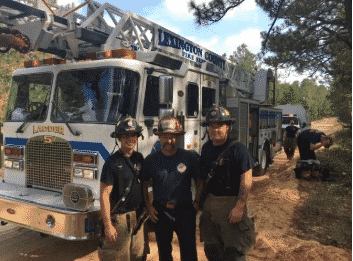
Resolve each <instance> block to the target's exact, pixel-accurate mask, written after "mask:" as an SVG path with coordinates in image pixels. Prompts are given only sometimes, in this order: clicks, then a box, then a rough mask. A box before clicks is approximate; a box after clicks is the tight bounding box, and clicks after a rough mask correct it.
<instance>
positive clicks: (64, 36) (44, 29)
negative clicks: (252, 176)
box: [0, 0, 271, 95]
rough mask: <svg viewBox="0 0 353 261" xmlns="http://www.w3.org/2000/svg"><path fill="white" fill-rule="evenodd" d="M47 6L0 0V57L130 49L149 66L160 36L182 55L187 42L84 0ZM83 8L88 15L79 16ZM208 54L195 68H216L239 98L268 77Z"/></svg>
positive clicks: (92, 54) (41, 0)
mask: <svg viewBox="0 0 353 261" xmlns="http://www.w3.org/2000/svg"><path fill="white" fill-rule="evenodd" d="M46 1H50V0H34V1H30V0H26V1H14V0H0V23H2V24H4V25H5V26H4V27H2V28H0V51H1V52H7V51H9V50H10V49H11V48H12V49H15V50H17V51H19V52H21V53H24V54H26V53H30V52H34V51H41V52H44V53H50V54H53V55H55V56H56V57H58V58H61V59H65V60H74V61H75V60H85V59H99V58H104V57H107V55H108V56H109V54H110V55H112V53H117V51H116V50H122V49H132V50H134V51H136V52H137V59H139V60H142V61H145V62H153V60H152V58H151V57H152V56H153V55H152V53H153V52H164V53H166V51H165V50H164V49H163V48H161V42H160V41H161V40H160V39H161V35H160V34H164V35H163V36H164V41H165V42H166V41H167V42H168V43H167V44H166V43H164V46H169V47H174V48H175V49H179V50H180V49H183V46H182V45H183V44H186V39H184V38H183V37H181V36H179V35H177V34H174V33H173V32H171V31H169V30H168V29H166V28H163V27H162V26H160V25H158V24H156V23H154V22H152V21H149V20H147V19H145V18H144V17H141V16H139V15H137V14H134V13H132V12H130V11H127V12H125V11H123V10H121V9H119V8H118V7H115V6H113V5H111V4H109V3H104V4H100V3H98V2H95V1H93V0H87V1H85V2H84V3H83V4H81V5H79V6H78V7H75V8H73V9H72V10H69V9H68V8H65V7H60V6H58V5H56V4H54V3H50V2H46ZM31 5H32V6H31ZM34 6H36V7H34ZM83 8H85V10H86V15H83V14H80V13H78V12H77V11H78V10H83ZM187 42H188V43H189V44H190V45H189V48H190V49H192V48H193V51H192V50H191V53H193V54H194V55H195V56H197V54H200V49H201V47H199V46H198V45H197V44H194V43H192V42H190V41H187ZM162 45H163V43H162ZM202 49H204V50H205V51H206V50H207V49H205V48H202ZM177 51H178V50H176V52H170V51H168V52H167V55H169V56H172V57H173V56H174V57H176V58H180V57H179V56H178V55H177V53H178V52H177ZM107 53H108V54H107ZM207 53H208V54H209V56H208V60H207V61H205V59H203V58H199V59H196V60H195V63H196V67H198V68H204V67H206V64H208V66H209V67H210V64H211V65H215V66H213V67H212V66H211V67H212V71H214V73H216V74H218V75H220V76H221V77H222V78H224V79H225V80H227V81H230V84H229V85H231V86H233V88H236V89H238V90H239V91H241V92H242V93H246V94H251V93H254V91H255V90H254V86H255V80H256V81H258V82H262V81H267V78H269V77H271V75H267V71H266V73H263V74H261V75H260V76H257V77H258V78H259V79H255V77H254V75H252V74H251V73H250V72H248V71H247V70H245V69H243V68H241V67H239V66H236V65H234V64H233V63H231V62H229V61H226V59H225V57H221V56H218V55H217V54H214V53H212V52H207ZM260 95H264V93H261V94H260Z"/></svg>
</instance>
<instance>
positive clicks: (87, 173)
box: [83, 169, 94, 179]
mask: <svg viewBox="0 0 353 261" xmlns="http://www.w3.org/2000/svg"><path fill="white" fill-rule="evenodd" d="M83 176H84V177H85V178H86V179H94V170H93V169H84V170H83Z"/></svg>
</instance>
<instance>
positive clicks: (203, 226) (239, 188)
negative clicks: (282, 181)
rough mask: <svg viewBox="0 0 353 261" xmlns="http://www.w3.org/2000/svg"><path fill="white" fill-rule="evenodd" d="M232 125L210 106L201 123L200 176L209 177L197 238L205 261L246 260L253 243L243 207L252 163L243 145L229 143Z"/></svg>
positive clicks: (225, 112)
mask: <svg viewBox="0 0 353 261" xmlns="http://www.w3.org/2000/svg"><path fill="white" fill-rule="evenodd" d="M234 122H235V119H233V118H232V117H231V115H230V113H229V111H228V110H226V109H225V108H223V107H220V106H216V105H214V106H213V107H212V108H211V109H210V110H209V111H208V112H207V114H206V121H204V122H203V123H202V125H203V126H205V127H206V128H207V131H208V135H209V138H210V140H209V141H208V142H206V143H205V145H204V146H203V147H202V151H201V162H200V165H201V173H202V175H204V176H206V177H207V176H212V178H209V179H208V180H207V181H208V182H207V184H206V188H205V190H206V191H205V194H206V195H207V196H206V200H205V202H204V204H203V212H202V215H201V217H200V239H201V241H203V242H204V243H205V245H204V250H205V254H206V257H207V258H208V260H209V261H218V260H227V261H230V260H246V254H247V253H248V251H249V250H250V249H251V247H252V246H253V245H254V244H255V231H254V226H253V222H252V220H251V219H250V218H249V217H248V215H247V206H246V203H247V198H248V194H249V192H250V189H251V186H252V168H253V167H254V165H255V162H254V161H253V159H252V157H251V155H250V153H249V151H248V149H247V148H246V147H245V146H244V145H242V144H241V143H238V142H235V141H232V140H230V138H229V133H230V131H231V128H232V123H234Z"/></svg>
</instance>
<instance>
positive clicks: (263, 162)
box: [253, 145, 270, 177]
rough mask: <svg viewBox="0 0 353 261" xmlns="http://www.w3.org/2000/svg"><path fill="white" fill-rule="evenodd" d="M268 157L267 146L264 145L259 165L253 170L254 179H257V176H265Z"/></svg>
mask: <svg viewBox="0 0 353 261" xmlns="http://www.w3.org/2000/svg"><path fill="white" fill-rule="evenodd" d="M269 156H270V154H269V149H268V145H266V146H265V149H264V150H263V151H262V153H261V156H260V162H259V165H257V166H256V167H255V168H254V169H253V176H254V177H259V176H263V175H265V173H266V171H267V168H268V163H269Z"/></svg>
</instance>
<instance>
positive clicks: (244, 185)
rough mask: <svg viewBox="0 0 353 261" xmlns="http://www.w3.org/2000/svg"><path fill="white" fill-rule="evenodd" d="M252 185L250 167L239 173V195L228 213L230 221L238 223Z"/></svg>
mask: <svg viewBox="0 0 353 261" xmlns="http://www.w3.org/2000/svg"><path fill="white" fill-rule="evenodd" d="M251 187H252V169H249V170H247V171H246V172H244V173H243V175H241V180H240V187H239V196H238V200H237V204H236V205H235V207H234V208H233V209H232V211H231V212H230V214H229V222H230V223H238V222H240V221H241V220H242V218H243V214H244V209H245V205H246V202H247V200H248V196H249V193H250V190H251Z"/></svg>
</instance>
